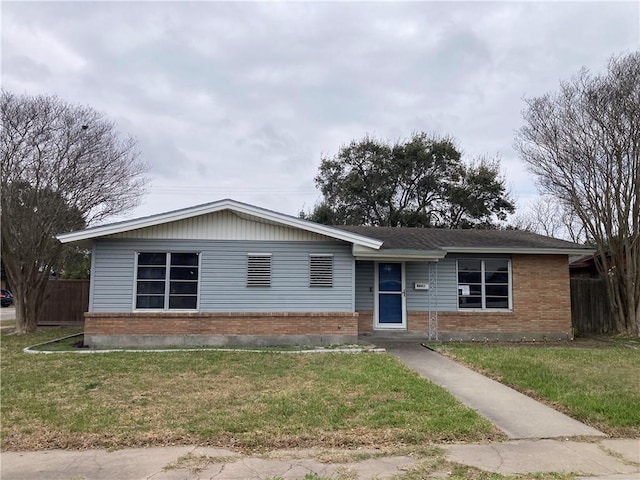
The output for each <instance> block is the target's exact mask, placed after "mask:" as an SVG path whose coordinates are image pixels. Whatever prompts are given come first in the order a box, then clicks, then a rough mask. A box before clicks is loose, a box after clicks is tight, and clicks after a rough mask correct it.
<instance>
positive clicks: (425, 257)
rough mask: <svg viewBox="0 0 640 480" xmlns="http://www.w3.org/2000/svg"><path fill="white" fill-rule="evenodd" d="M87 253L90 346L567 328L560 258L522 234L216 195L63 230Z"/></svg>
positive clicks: (481, 336) (538, 332)
mask: <svg viewBox="0 0 640 480" xmlns="http://www.w3.org/2000/svg"><path fill="white" fill-rule="evenodd" d="M58 239H59V240H60V241H61V242H63V243H69V244H79V245H85V246H90V248H92V257H91V287H90V298H89V311H88V312H87V313H86V314H85V327H84V329H85V343H87V344H88V345H92V346H140V345H149V346H151V345H194V346H195V345H217V346H222V345H284V344H301V345H311V344H334V343H345V342H354V341H357V340H358V337H361V338H362V337H373V338H375V337H376V336H385V338H389V337H402V336H415V337H420V338H424V339H432V340H436V339H439V340H479V341H484V340H487V339H503V340H533V339H550V340H552V339H553V340H556V339H564V338H570V337H571V335H572V334H571V305H570V292H569V288H570V287H569V260H568V258H569V255H585V254H588V253H590V252H591V251H590V250H589V249H586V248H585V247H583V246H581V245H577V244H574V243H570V242H566V241H563V240H558V239H554V238H549V237H544V236H540V235H536V234H533V233H529V232H524V231H517V230H446V229H427V228H392V227H364V226H362V227H358V226H326V225H320V224H317V223H313V222H309V221H306V220H302V219H299V218H296V217H292V216H289V215H284V214H281V213H277V212H274V211H271V210H266V209H263V208H259V207H255V206H252V205H248V204H245V203H241V202H237V201H234V200H221V201H217V202H213V203H209V204H205V205H199V206H195V207H191V208H186V209H182V210H177V211H172V212H168V213H162V214H159V215H153V216H149V217H144V218H139V219H134V220H127V221H123V222H118V223H113V224H109V225H101V226H98V227H93V228H87V229H85V230H80V231H76V232H71V233H65V234H61V235H59V236H58Z"/></svg>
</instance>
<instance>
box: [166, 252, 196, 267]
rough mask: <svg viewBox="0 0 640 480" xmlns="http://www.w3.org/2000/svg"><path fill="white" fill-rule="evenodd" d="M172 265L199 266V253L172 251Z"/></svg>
mask: <svg viewBox="0 0 640 480" xmlns="http://www.w3.org/2000/svg"><path fill="white" fill-rule="evenodd" d="M171 265H189V266H193V267H197V266H198V254H197V253H172V254H171Z"/></svg>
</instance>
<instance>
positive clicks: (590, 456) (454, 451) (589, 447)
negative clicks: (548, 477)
mask: <svg viewBox="0 0 640 480" xmlns="http://www.w3.org/2000/svg"><path fill="white" fill-rule="evenodd" d="M440 449H441V451H443V452H444V453H442V454H438V456H440V457H444V458H445V459H446V460H448V461H449V462H455V463H458V464H463V465H468V466H473V467H477V468H480V469H482V470H485V471H488V472H495V473H500V474H533V473H545V472H556V473H571V472H572V473H574V474H577V475H583V477H579V478H584V479H587V478H589V479H591V478H600V479H603V480H604V479H611V480H613V479H616V480H637V479H638V478H640V441H639V440H627V439H623V440H601V441H599V442H598V443H588V442H586V443H580V442H561V441H558V440H536V441H533V440H518V441H510V442H504V443H495V444H471V445H443V446H441V447H440ZM366 453H370V454H371V455H370V458H367V459H362V458H363V454H366ZM376 453H377V454H378V455H379V452H376V451H366V450H350V451H349V450H335V451H331V452H326V451H323V452H318V451H313V450H304V451H276V452H271V453H270V454H267V455H265V456H262V457H248V456H244V455H241V454H238V453H235V452H232V451H230V450H223V449H215V448H204V447H164V448H144V449H125V450H116V451H106V450H85V451H67V450H49V451H42V452H2V454H0V460H1V464H0V465H1V466H0V477H1V478H2V480H34V479H46V480H70V479H73V480H113V479H118V480H150V479H153V480H196V479H215V480H222V479H224V480H264V479H273V478H282V479H285V480H289V479H303V478H304V477H305V475H312V474H316V475H318V476H319V477H320V478H349V479H360V480H367V479H388V478H394V477H395V478H402V475H403V474H405V473H407V472H410V471H411V469H412V468H416V467H420V466H421V465H422V467H421V468H424V464H425V463H424V462H426V463H427V464H429V463H431V465H432V467H431V468H429V469H427V470H424V469H423V470H421V472H423V473H424V474H425V478H447V477H448V476H449V474H450V473H451V470H452V464H451V463H449V464H447V463H445V464H441V463H439V462H430V460H433V459H434V458H435V457H433V458H431V457H430V458H427V459H421V458H416V457H412V456H400V455H398V456H393V455H391V454H389V455H388V456H376ZM326 459H328V461H327V460H326ZM421 462H422V463H421ZM433 465H436V466H433ZM412 478H415V477H412Z"/></svg>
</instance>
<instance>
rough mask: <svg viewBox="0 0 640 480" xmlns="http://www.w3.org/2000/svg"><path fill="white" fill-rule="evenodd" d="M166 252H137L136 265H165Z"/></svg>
mask: <svg viewBox="0 0 640 480" xmlns="http://www.w3.org/2000/svg"><path fill="white" fill-rule="evenodd" d="M166 263H167V254H166V253H157V252H153V253H139V254H138V265H166Z"/></svg>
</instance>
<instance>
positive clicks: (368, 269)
mask: <svg viewBox="0 0 640 480" xmlns="http://www.w3.org/2000/svg"><path fill="white" fill-rule="evenodd" d="M431 268H432V269H434V270H435V269H436V268H437V275H436V274H435V273H434V274H432V275H431V277H435V278H436V281H435V283H434V282H431V284H430V285H429V288H430V289H433V291H432V292H431V295H430V293H429V291H428V290H415V289H414V284H415V282H426V283H429V280H430V276H429V264H428V263H427V262H406V264H405V280H406V284H405V291H406V294H407V311H409V312H425V311H428V310H429V301H430V300H432V303H433V304H432V305H431V309H432V310H436V308H437V310H438V311H440V312H448V311H455V310H456V309H457V305H458V304H457V302H458V297H457V280H456V259H455V258H453V257H448V256H447V257H446V258H444V259H442V260H440V261H439V262H438V263H437V265H436V264H433V263H432V264H431ZM374 270H375V269H374V262H373V261H364V260H362V261H358V262H356V311H359V312H363V311H372V310H373V300H374V295H375V293H374V292H375V285H374V283H375V280H374V279H375V276H374ZM434 292H435V293H434ZM435 295H437V302H436V301H435ZM436 303H437V305H436Z"/></svg>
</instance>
